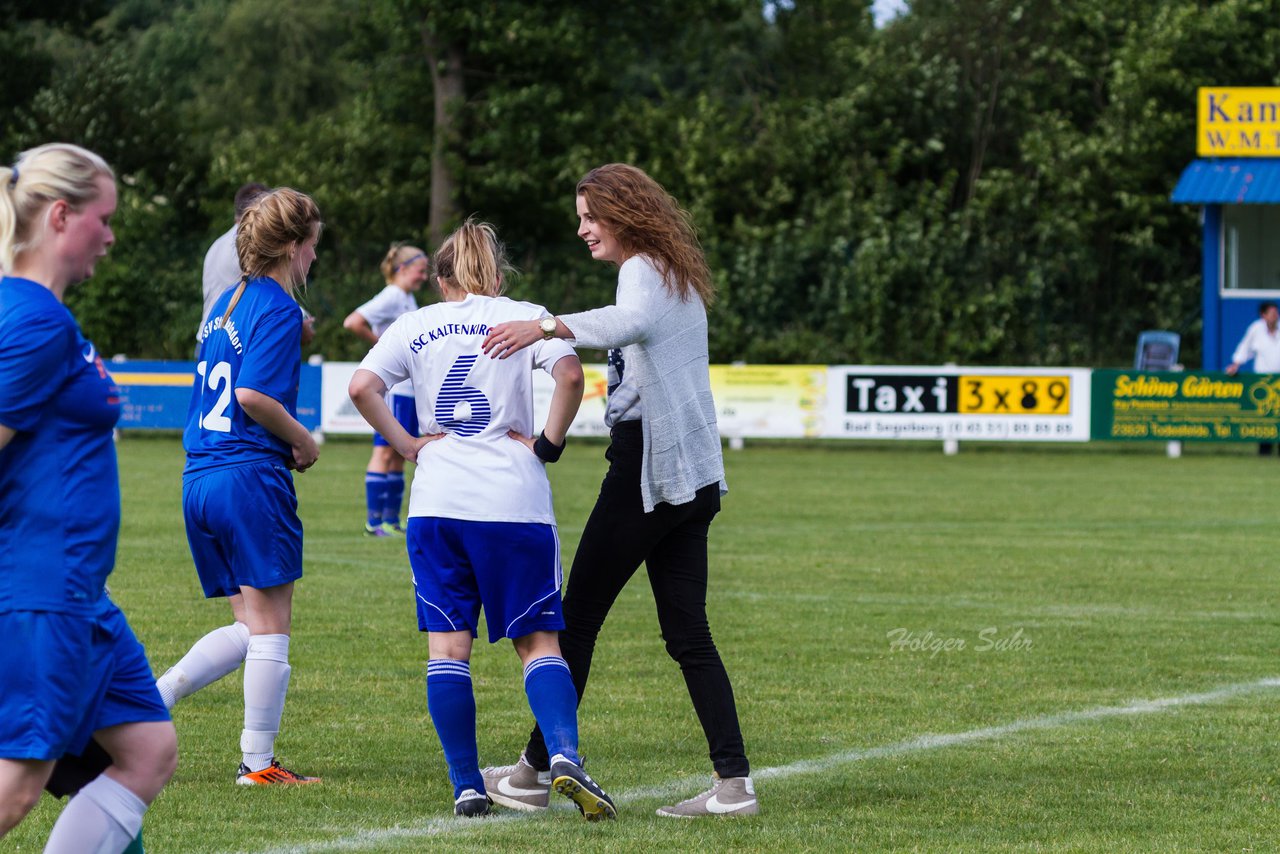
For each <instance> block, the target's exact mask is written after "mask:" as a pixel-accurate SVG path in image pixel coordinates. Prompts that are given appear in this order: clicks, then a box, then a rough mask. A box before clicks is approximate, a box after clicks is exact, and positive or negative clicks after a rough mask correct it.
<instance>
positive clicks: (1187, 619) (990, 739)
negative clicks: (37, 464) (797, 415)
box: [0, 436, 1280, 854]
mask: <svg viewBox="0 0 1280 854" xmlns="http://www.w3.org/2000/svg"><path fill="white" fill-rule="evenodd" d="M119 448H120V457H121V470H122V480H123V484H122V485H123V491H124V509H125V521H124V528H123V531H122V534H121V541H120V553H119V561H118V563H117V568H116V572H115V575H114V576H113V580H112V587H113V590H114V592H115V594H116V599H117V600H118V601H119V602H120V603H121V604H122V606H123V607H124V609H125V611H126V613H128V615H129V617H130V620H131V622H132V623H133V626H134V628H135V630H136V631H137V632H138V634H139V636H140V637H141V638H142V640H143V641H144V642H145V643H146V644H147V648H148V652H149V654H150V658H151V662H152V665H153V666H154V667H155V668H156V670H157V671H161V670H163V669H164V668H165V667H167V666H168V665H170V664H171V663H173V662H174V661H176V660H177V659H178V658H179V657H180V656H181V655H182V653H183V652H185V650H186V649H187V647H188V646H189V645H190V643H191V642H192V641H194V640H195V639H196V638H197V637H199V636H200V635H201V634H203V633H204V632H205V631H207V630H209V629H211V628H213V627H215V626H218V625H221V624H223V623H225V622H226V621H227V619H228V609H227V608H226V606H225V604H223V603H220V602H206V601H204V600H203V599H202V598H201V596H200V593H199V587H198V584H197V581H196V578H195V573H194V570H193V569H192V567H191V563H190V558H189V555H188V553H187V546H186V541H185V538H184V534H183V530H182V519H181V513H180V509H179V507H180V472H181V467H182V452H181V448H180V446H179V444H178V442H177V441H176V440H174V439H152V438H142V437H136V436H129V437H127V438H126V439H125V440H124V441H122V443H121V444H120V446H119ZM603 448H604V446H603V445H601V444H592V443H588V442H576V443H574V444H573V445H572V446H571V447H570V449H569V451H568V452H567V453H566V455H565V458H564V460H563V461H562V462H561V463H560V464H558V465H557V466H554V467H552V469H551V472H552V480H553V484H554V487H555V492H556V506H557V512H558V516H559V519H560V531H561V538H562V541H563V545H564V549H565V565H566V568H567V567H568V565H569V562H570V561H571V558H572V554H573V549H574V548H575V546H576V543H577V539H578V536H579V534H580V532H581V526H582V523H583V522H584V520H585V518H586V515H587V512H588V510H589V509H590V506H591V503H592V501H593V500H594V497H595V493H596V489H597V487H598V485H599V481H600V478H601V475H602V474H603V472H604V468H605V462H604V460H603ZM367 455H368V449H367V446H366V445H365V444H364V443H356V442H350V441H347V442H330V443H329V444H328V445H326V446H325V447H324V449H323V453H322V456H321V459H320V462H319V464H318V465H317V467H316V468H315V469H314V470H313V471H311V472H308V473H307V474H304V475H300V476H298V477H297V483H298V490H299V493H300V500H301V505H302V516H303V521H304V523H305V525H306V529H307V539H306V575H305V577H304V578H303V580H302V581H301V582H300V583H299V586H298V588H297V595H296V598H295V620H294V641H293V646H292V650H291V653H292V655H291V659H292V665H293V679H292V683H291V687H290V692H289V701H288V705H287V706H286V709H285V719H284V726H283V731H282V734H281V737H280V740H279V741H278V743H277V749H278V751H279V753H280V755H281V756H282V758H283V759H284V760H285V762H286V764H288V765H290V766H291V767H295V768H297V769H298V770H300V771H302V772H304V773H310V774H319V775H322V776H323V777H324V778H325V782H324V784H323V785H321V786H314V787H306V788H300V789H292V790H290V789H283V790H279V789H245V788H239V787H236V786H235V785H233V779H234V773H235V770H236V766H237V763H238V761H239V752H238V738H239V732H240V726H241V690H240V683H239V677H238V674H237V675H234V676H231V677H228V678H227V679H225V680H223V681H222V682H221V683H218V684H216V685H214V686H211V687H209V688H207V689H205V690H204V691H203V692H201V693H199V694H197V695H195V696H193V697H191V698H189V699H187V700H186V701H184V702H183V703H182V704H181V705H179V706H178V708H177V709H176V710H175V720H176V723H177V727H178V734H179V740H180V746H181V761H180V767H179V769H178V773H177V775H176V776H175V778H174V781H173V783H172V784H171V785H170V786H169V787H168V789H166V791H165V792H164V793H163V794H162V795H161V796H160V798H159V799H158V801H157V802H156V804H155V805H154V807H153V808H152V810H151V812H150V813H149V814H148V817H147V823H146V830H145V836H146V840H147V843H148V850H149V851H151V852H157V854H160V852H233V851H244V852H263V851H270V852H285V851H297V852H322V851H397V852H398V851H420V850H426V849H433V850H444V851H485V852H490V851H495V850H497V851H549V852H567V851H574V852H586V851H621V850H631V851H725V850H759V851H786V852H794V851H841V850H853V849H857V850H861V851H865V850H885V849H904V850H926V851H938V850H946V851H1012V850H1017V851H1026V850H1032V851H1038V850H1053V851H1059V850H1067V851H1132V850H1149V851H1173V850H1184V851H1186V850H1212V851H1254V850H1259V851H1261V850H1275V849H1276V847H1277V839H1280V814H1278V812H1277V806H1276V798H1277V797H1280V791H1278V790H1280V780H1278V779H1277V770H1276V769H1277V766H1278V765H1280V745H1278V744H1277V739H1276V728H1277V721H1278V720H1280V717H1278V715H1277V706H1278V705H1280V679H1276V680H1275V681H1273V682H1269V683H1268V682H1265V681H1263V680H1267V679H1274V678H1275V677H1280V658H1278V657H1277V651H1278V650H1280V611H1278V610H1277V566H1276V564H1277V558H1276V556H1277V549H1276V539H1277V516H1278V515H1280V514H1278V513H1277V511H1278V510H1280V493H1278V487H1277V484H1280V462H1277V461H1276V460H1274V459H1273V460H1259V459H1258V458H1257V457H1256V455H1254V454H1253V452H1252V448H1251V447H1250V448H1245V447H1238V448H1227V449H1221V450H1213V449H1207V448H1203V447H1197V448H1191V449H1189V451H1188V453H1187V455H1186V456H1184V457H1183V458H1182V459H1179V460H1169V459H1166V458H1165V457H1164V456H1163V454H1162V449H1158V448H1155V447H1152V446H1147V447H1130V448H1121V447H1118V446H1113V447H1109V448H1108V447H1104V448H1097V447H1088V448H1054V447H1036V448H1027V447H1018V448H1014V447H994V446H973V445H966V446H965V447H964V449H963V450H962V453H961V454H960V455H959V456H958V457H952V458H947V457H944V456H943V455H942V454H941V452H940V450H939V449H938V447H937V445H935V444H928V445H885V444H876V445H856V444H821V443H817V444H811V445H804V446H799V447H797V446H788V445H783V444H773V445H750V446H748V448H747V450H745V451H742V452H734V453H727V454H726V461H727V465H728V470H729V474H728V478H729V484H730V488H731V492H730V494H729V496H727V498H726V500H725V504H724V511H723V512H722V514H721V515H720V517H719V518H718V519H717V521H716V523H715V525H714V526H713V527H712V534H711V592H710V597H709V605H710V611H711V619H712V628H713V631H714V632H715V636H716V640H717V643H718V644H719V646H720V649H721V652H722V654H723V656H724V658H725V661H726V664H727V665H728V667H729V672H730V676H731V677H732V678H733V681H734V687H735V689H736V692H737V697H738V706H739V710H740V714H741V716H742V724H743V729H744V731H745V735H746V739H747V747H748V752H749V755H750V757H751V760H752V763H753V767H754V771H755V775H756V784H757V790H758V792H759V793H760V796H761V806H762V813H761V815H760V816H758V817H755V818H741V819H724V820H711V821H699V822H679V821H674V820H670V819H662V818H658V817H656V816H655V815H654V814H653V811H654V809H655V808H656V807H658V806H660V805H662V804H663V803H667V802H672V801H674V800H679V799H681V798H684V797H688V796H690V795H693V794H695V793H696V792H698V791H700V790H701V789H702V788H705V785H706V776H707V775H709V774H710V767H709V763H708V761H707V758H706V744H705V741H704V740H703V738H702V734H701V730H700V729H699V727H698V724H697V721H696V719H695V718H694V715H693V711H692V708H691V707H690V704H689V701H688V697H687V695H686V693H685V690H684V686H683V682H682V680H681V678H680V674H679V671H678V668H677V667H676V666H675V665H674V663H672V662H671V661H670V660H669V659H668V658H667V656H666V654H665V651H664V650H663V646H662V642H661V639H660V637H659V636H658V630H657V623H656V618H655V616H654V610H653V603H652V599H651V597H650V595H649V591H648V586H647V581H646V580H645V578H644V576H643V573H640V574H639V575H638V577H637V578H635V579H633V581H632V583H631V585H630V586H629V587H628V588H627V589H626V590H625V591H624V593H623V595H622V597H621V599H620V600H619V602H618V605H617V607H616V608H615V610H614V612H613V614H612V615H611V616H610V619H609V622H608V623H607V624H606V625H605V630H604V633H603V635H602V638H601V644H602V645H601V647H600V649H599V651H598V652H597V656H596V664H595V667H594V670H593V674H592V682H591V685H590V688H589V690H588V692H587V696H586V698H585V700H584V705H583V707H582V714H581V720H582V747H583V751H584V752H585V754H586V755H587V756H588V758H589V762H590V766H589V767H590V768H591V770H592V772H593V774H594V775H595V776H596V778H597V779H599V780H600V781H601V782H602V783H603V784H604V785H605V786H606V788H607V789H609V790H610V792H612V793H613V794H614V795H615V796H616V798H617V800H618V802H619V808H620V816H619V820H618V821H617V822H616V823H609V824H607V825H596V824H587V823H586V822H583V821H582V820H581V819H580V818H579V817H578V815H577V813H576V812H574V811H571V810H570V809H568V808H564V809H555V810H551V811H549V812H548V814H546V815H543V816H536V817H526V816H524V815H517V814H511V813H503V814H502V815H501V817H500V818H497V819H490V820H487V821H471V822H466V821H463V820H455V819H454V818H453V817H452V799H451V794H452V791H451V788H450V787H449V785H448V782H447V780H446V776H445V768H444V763H443V759H442V757H441V754H440V748H439V743H438V742H437V740H436V737H435V733H434V731H433V730H432V728H431V722H430V720H429V718H428V716H427V712H426V703H425V699H424V690H423V674H424V668H425V657H426V640H425V637H423V636H420V635H419V634H418V632H417V631H416V623H415V618H414V606H413V601H412V593H411V588H410V583H409V571H408V565H407V561H406V558H405V555H404V549H403V545H402V544H400V543H399V542H388V541H370V540H366V539H364V538H363V537H362V536H361V534H360V526H361V523H362V506H363V492H362V490H363V479H362V474H361V473H362V472H363V468H364V464H365V462H366V459H367ZM930 633H931V634H930ZM895 640H896V641H898V643H897V644H896V645H895V643H894V641H895ZM960 642H963V644H964V646H963V648H959V643H960ZM472 667H473V673H474V678H475V685H476V692H477V701H478V704H479V716H480V754H481V760H482V762H484V763H487V764H506V763H508V762H511V761H514V759H515V756H516V755H517V753H518V750H519V748H520V747H521V745H522V744H523V741H524V737H525V735H526V732H527V729H528V725H529V723H530V716H529V712H528V709H527V706H526V705H525V701H524V696H523V692H522V690H521V683H520V666H519V662H518V660H517V659H516V656H515V654H514V652H512V651H511V649H510V644H506V643H504V644H501V645H496V646H492V647H490V646H487V645H484V644H483V643H482V644H481V645H478V646H477V651H476V654H475V656H474V658H473V661H472ZM1148 701H1154V702H1148ZM566 803H567V802H566ZM59 809H60V804H59V803H58V802H57V801H54V800H52V799H50V798H45V799H44V801H43V802H42V804H41V806H40V807H38V808H37V810H36V812H35V813H34V814H33V815H32V816H31V817H30V818H29V819H28V820H27V821H26V822H25V823H24V824H23V825H22V826H20V827H19V828H18V830H17V831H15V832H14V833H13V834H11V836H10V837H9V838H8V839H6V840H5V841H4V843H3V846H0V847H9V848H11V850H18V851H38V850H40V847H41V845H42V843H43V839H44V837H45V835H46V834H47V832H48V828H49V826H50V824H51V823H52V821H53V819H54V818H55V817H56V815H57V812H58V810H59Z"/></svg>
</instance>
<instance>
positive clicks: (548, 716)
mask: <svg viewBox="0 0 1280 854" xmlns="http://www.w3.org/2000/svg"><path fill="white" fill-rule="evenodd" d="M435 267H436V269H435V273H436V282H437V284H438V285H439V287H440V293H441V296H442V297H443V301H442V302H440V303H437V304H436V305H431V306H428V307H426V308H422V309H419V310H418V311H415V312H412V313H411V314H406V315H404V316H403V317H401V318H400V319H399V320H397V321H396V322H395V323H394V324H393V325H392V326H391V327H390V328H389V329H388V330H387V331H386V332H385V333H383V335H382V338H381V339H380V340H379V341H378V343H377V344H376V345H374V348H373V349H372V350H371V351H369V355H368V356H366V357H365V360H364V361H363V362H362V363H361V364H360V369H359V370H357V371H356V374H355V376H354V377H353V378H352V380H351V386H350V393H351V399H352V400H353V401H355V404H356V406H357V407H358V408H359V409H360V413H361V414H362V415H364V417H365V418H366V419H367V420H368V421H369V423H370V424H371V425H372V426H373V427H374V429H376V430H377V431H378V432H379V433H381V434H382V435H383V436H385V437H386V438H387V440H388V441H389V442H391V445H392V447H394V448H395V449H396V450H397V451H399V452H400V453H401V454H403V455H404V456H405V457H406V458H407V459H412V460H415V461H416V462H417V464H418V470H417V472H416V473H415V475H414V478H413V487H412V489H411V492H410V496H409V526H408V548H409V562H410V564H411V566H412V567H413V577H414V587H415V592H416V596H417V609H418V628H419V629H420V630H422V631H425V632H428V646H429V650H430V660H429V661H428V663H427V708H428V710H429V711H430V713H431V719H432V721H433V722H434V723H435V727H436V732H437V733H438V734H439V736H440V742H441V745H442V746H443V748H444V756H445V760H446V762H447V763H448V766H449V779H450V781H451V782H452V783H453V787H454V792H453V794H454V811H455V812H456V813H457V814H458V815H466V816H476V815H484V814H486V813H488V811H489V798H488V797H487V793H486V791H485V787H484V781H483V779H482V777H481V774H480V763H479V757H478V751H477V748H476V706H475V697H474V694H473V693H472V690H471V669H470V663H469V662H470V659H471V645H472V639H473V638H474V637H475V636H476V627H477V625H478V620H479V616H480V608H481V606H482V605H483V607H484V611H485V617H486V619H487V621H488V625H489V641H490V643H494V642H496V641H498V640H499V639H501V638H504V637H509V638H511V639H512V641H513V643H514V645H515V649H516V653H517V654H518V655H519V656H520V660H521V662H522V663H523V664H524V687H525V693H526V694H527V696H528V699H529V706H530V708H531V709H532V710H533V714H534V717H535V718H536V719H537V720H538V722H539V724H540V725H541V726H542V728H543V732H546V733H549V735H548V745H547V748H548V750H549V751H550V755H551V763H550V778H551V779H550V780H549V782H550V784H551V785H552V786H554V787H555V789H556V790H557V791H559V792H560V793H561V794H564V795H566V796H568V797H570V798H571V799H572V800H573V801H574V803H575V804H577V806H578V808H579V810H581V811H582V813H583V815H585V816H586V817H587V818H588V819H597V818H613V817H614V806H613V802H612V801H611V800H610V799H609V797H608V796H607V795H606V794H605V793H604V792H603V790H601V789H600V787H599V786H598V785H597V784H596V783H595V781H594V780H592V779H591V777H589V776H588V775H587V774H586V772H585V771H583V770H582V762H581V759H580V758H579V756H578V721H577V695H576V694H575V692H574V687H573V681H572V679H571V678H570V676H569V668H568V666H567V665H566V664H565V661H564V659H563V658H562V657H561V655H560V644H559V641H558V638H557V632H558V631H559V630H560V629H561V628H563V627H564V620H563V618H562V616H561V610H560V582H561V570H560V543H559V540H558V538H557V536H556V527H555V514H554V512H553V510H552V506H551V486H550V484H549V483H548V481H547V475H546V471H545V470H544V464H545V463H548V462H555V461H556V460H557V459H558V458H559V456H560V452H561V450H562V449H563V447H564V437H565V433H566V431H567V430H568V428H569V424H570V423H571V422H572V421H573V416H574V415H575V414H576V413H577V411H578V405H579V403H581V401H582V388H583V377H582V366H581V365H580V364H579V362H578V358H577V356H576V355H574V352H573V349H572V348H571V347H569V346H568V345H567V344H565V343H564V342H562V341H556V340H545V341H542V342H539V343H538V344H535V345H534V346H532V347H530V348H528V349H527V350H525V351H523V352H522V353H520V354H519V356H518V357H516V358H513V359H510V360H507V361H505V362H502V361H496V360H491V359H486V358H482V356H481V349H480V345H481V343H482V342H483V341H484V339H485V336H486V335H488V333H489V329H490V328H491V327H492V326H493V325H494V324H497V323H503V322H505V321H509V320H536V319H538V318H542V317H547V312H546V310H545V309H544V308H542V307H541V306H537V305H533V304H531V303H525V302H514V301H512V300H509V299H506V298H505V297H502V296H500V295H499V294H500V293H501V286H502V275H503V271H504V269H505V268H506V264H505V261H504V260H503V251H502V247H501V245H500V244H499V243H498V241H497V238H496V237H495V235H494V233H493V229H492V228H491V227H490V226H488V225H483V224H477V223H474V222H470V221H468V222H467V223H465V224H464V225H463V226H462V227H461V228H460V229H458V231H456V232H455V233H454V234H453V235H451V236H450V237H449V238H448V239H447V240H446V241H445V242H444V243H443V244H442V245H441V247H440V250H439V251H438V252H437V253H436V258H435ZM534 369H541V370H545V371H547V372H549V373H550V374H551V376H552V377H553V378H554V379H555V383H556V387H555V392H554V393H553V395H552V399H551V410H550V413H549V415H548V417H547V423H546V425H545V427H544V429H543V431H542V434H541V435H540V436H539V437H538V438H537V439H536V440H535V439H533V438H531V434H532V433H533V378H532V371H533V370H534ZM405 379H412V380H413V388H414V393H415V397H416V400H417V407H418V421H419V423H420V424H421V425H422V426H423V428H424V429H425V432H426V434H427V435H425V436H422V437H414V436H410V435H409V434H408V433H407V432H406V431H405V429H404V428H403V427H401V426H400V424H399V423H398V422H397V421H396V419H395V418H394V416H393V415H392V413H391V410H390V409H389V408H388V407H387V404H386V402H385V400H384V399H383V397H382V394H383V392H384V391H385V390H386V388H387V387H388V386H391V385H394V384H395V383H398V382H401V381H403V380H405Z"/></svg>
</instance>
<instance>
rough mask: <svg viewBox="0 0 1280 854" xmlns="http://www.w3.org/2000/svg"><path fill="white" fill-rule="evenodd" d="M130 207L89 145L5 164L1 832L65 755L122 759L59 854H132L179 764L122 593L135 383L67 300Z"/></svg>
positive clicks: (0, 181)
mask: <svg viewBox="0 0 1280 854" xmlns="http://www.w3.org/2000/svg"><path fill="white" fill-rule="evenodd" d="M115 209H116V187H115V176H114V174H113V173H112V171H111V168H110V167H109V166H108V165H107V164H106V163H105V162H104V161H103V160H102V158H101V157H99V156H98V155H96V154H94V153H92V152H90V151H86V150H85V149H83V148H80V147H78V146H74V145H67V144H61V143H54V144H50V145H43V146H40V147H38V148H34V149H31V150H29V151H26V152H23V153H22V154H21V155H20V156H19V157H18V159H17V162H16V163H15V164H14V165H13V166H11V167H0V269H3V270H6V271H8V274H7V275H6V276H5V277H4V278H3V279H0V636H3V637H4V638H5V639H6V642H5V643H3V644H0V837H3V836H4V835H5V834H6V833H7V832H8V831H9V830H10V829H12V828H13V827H14V826H15V825H17V824H18V822H20V821H22V819H23V818H24V817H25V816H26V814H27V813H28V812H29V811H30V810H31V808H32V807H33V806H34V805H35V803H36V801H37V800H38V799H39V797H40V790H41V788H42V787H44V786H45V785H46V783H47V782H48V781H49V779H50V775H51V774H52V772H53V769H54V763H55V761H56V760H58V759H59V758H60V757H62V756H64V755H76V754H80V753H82V751H86V749H87V748H88V747H89V746H90V743H91V739H92V741H94V742H96V743H97V745H100V747H101V748H102V750H104V751H105V753H106V756H105V757H103V758H102V759H103V761H97V762H91V763H90V764H91V766H92V767H91V770H90V771H89V772H88V775H92V778H91V779H90V780H88V781H87V783H86V782H85V781H83V780H81V781H78V783H77V787H78V791H77V793H76V794H75V795H74V797H72V798H71V801H70V803H69V804H68V805H67V807H66V808H65V809H64V810H63V811H62V814H61V815H60V816H59V817H58V820H57V822H56V823H55V824H54V826H53V831H52V832H51V833H50V835H49V841H48V843H47V845H46V846H45V849H44V850H45V852H46V854H81V852H85V851H92V852H105V854H119V852H122V851H125V850H126V848H127V847H128V846H130V845H131V844H133V840H134V838H135V837H136V836H137V835H138V834H139V832H140V831H141V828H142V817H143V813H145V812H146V810H147V807H148V805H149V804H150V803H151V802H152V800H153V799H154V798H155V797H156V795H158V794H159V792H160V790H161V788H163V787H164V785H165V784H166V783H167V782H168V780H169V778H170V777H171V776H172V775H173V771H174V768H175V767H176V766H177V755H178V754H177V750H178V745H177V735H176V734H175V732H174V729H173V723H172V722H171V721H170V720H169V713H168V710H167V709H165V707H164V703H162V702H161V700H160V695H159V694H158V693H157V692H156V689H155V683H154V681H153V679H152V678H151V675H150V674H151V667H150V665H149V664H148V663H147V658H146V655H145V653H144V651H143V649H142V645H141V644H140V643H138V640H137V638H135V637H134V634H133V631H132V630H131V629H130V628H129V624H128V622H127V621H126V620H125V618H124V615H123V614H122V613H121V612H120V609H119V608H118V607H116V605H115V604H114V603H112V601H111V599H110V597H109V596H108V595H107V591H106V580H107V576H108V575H109V574H110V573H111V571H112V567H113V565H114V563H115V556H116V555H115V552H116V541H117V537H118V535H119V530H120V483H119V476H118V473H117V467H116V452H115V446H114V444H113V442H112V430H113V428H114V427H115V425H116V422H117V420H118V419H119V417H120V407H121V404H120V397H119V390H118V389H117V388H116V386H115V383H114V382H113V381H112V379H111V376H110V374H109V373H107V370H106V366H105V365H104V364H103V362H102V359H101V357H100V356H99V355H98V353H97V351H96V349H95V348H94V346H93V344H92V343H91V342H89V341H87V340H85V338H84V336H83V335H82V334H81V332H80V328H79V326H78V324H77V323H76V320H75V318H74V317H73V316H72V314H71V312H70V311H68V310H67V308H66V306H65V305H63V297H64V295H65V294H66V291H67V289H68V288H69V287H71V286H72V285H75V284H77V283H79V282H82V281H84V280H85V279H87V278H89V277H90V276H92V275H93V270H94V266H95V264H96V263H97V261H98V260H99V259H100V258H102V257H103V256H104V255H106V253H107V249H108V248H110V246H111V245H112V243H113V242H114V240H115V238H114V236H113V234H112V232H111V217H112V214H113V213H114V212H115ZM107 759H109V760H110V761H109V762H106V761H105V760H107ZM102 767H105V768H106V770H104V771H101V773H98V770H99V769H100V768H102ZM86 776H87V775H86ZM81 783H83V785H80V784H81Z"/></svg>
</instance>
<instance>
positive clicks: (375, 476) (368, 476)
mask: <svg viewBox="0 0 1280 854" xmlns="http://www.w3.org/2000/svg"><path fill="white" fill-rule="evenodd" d="M400 490H401V492H403V491H404V477H403V475H402V476H401V481H400ZM364 503H365V507H367V508H368V512H369V518H368V520H367V521H368V522H369V524H370V525H372V526H373V527H375V528H376V527H378V526H379V525H381V524H382V508H384V507H385V506H386V504H387V476H386V475H385V474H383V473H382V472H377V471H367V472H365V473H364ZM396 510H397V512H396V515H399V506H398V505H397V508H396Z"/></svg>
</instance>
